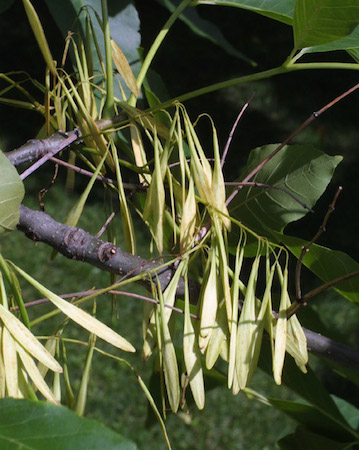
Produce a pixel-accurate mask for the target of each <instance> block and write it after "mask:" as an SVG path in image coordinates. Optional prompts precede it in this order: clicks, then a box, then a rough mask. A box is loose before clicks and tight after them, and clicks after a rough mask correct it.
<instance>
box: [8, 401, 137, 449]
mask: <svg viewBox="0 0 359 450" xmlns="http://www.w3.org/2000/svg"><path fill="white" fill-rule="evenodd" d="M0 423H1V430H0V448H1V449H2V450H15V449H19V448H24V449H28V450H47V449H49V448H51V449H52V450H60V449H61V450H73V449H75V448H76V449H77V450H85V449H86V450H98V449H100V448H103V449H106V450H135V449H137V446H136V444H135V443H134V442H131V441H129V440H127V439H125V438H123V437H122V436H121V435H119V434H117V433H115V432H114V431H112V430H110V429H109V428H106V427H105V426H104V425H102V424H100V423H98V422H95V421H94V420H89V419H84V418H81V417H79V416H78V415H77V414H75V413H73V412H71V411H69V410H68V409H67V408H64V407H62V406H55V405H52V404H49V403H42V402H39V403H34V402H31V401H29V400H14V399H10V398H6V399H2V400H0Z"/></svg>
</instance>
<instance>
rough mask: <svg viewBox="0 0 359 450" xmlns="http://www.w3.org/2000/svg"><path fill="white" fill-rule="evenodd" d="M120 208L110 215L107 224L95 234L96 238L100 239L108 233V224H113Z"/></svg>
mask: <svg viewBox="0 0 359 450" xmlns="http://www.w3.org/2000/svg"><path fill="white" fill-rule="evenodd" d="M118 209H119V208H117V209H116V210H115V211H112V213H111V214H110V215H109V217H108V218H107V219H106V222H105V223H104V224H103V225H102V227H101V229H100V231H99V232H98V233H97V234H95V237H97V238H99V237H101V235H102V234H103V233H104V232H105V231H106V228H107V227H108V224H109V223H110V222H111V220H112V219H113V218H114V217H115V215H116V213H117V211H118Z"/></svg>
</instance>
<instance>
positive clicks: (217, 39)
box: [157, 0, 256, 66]
mask: <svg viewBox="0 0 359 450" xmlns="http://www.w3.org/2000/svg"><path fill="white" fill-rule="evenodd" d="M157 1H158V2H159V3H160V4H161V5H163V6H165V7H166V8H167V9H169V11H171V12H173V11H174V10H175V8H176V7H177V6H178V5H179V4H180V3H181V0H157ZM179 18H180V19H181V20H182V21H183V22H184V23H185V24H186V25H187V26H188V27H189V28H190V29H191V30H192V31H193V32H194V33H196V34H198V35H199V36H201V37H203V38H205V39H208V40H209V41H211V42H213V43H214V44H216V45H218V46H220V47H222V48H223V50H225V51H226V52H227V53H228V54H229V55H231V56H235V57H236V58H239V59H242V60H243V61H246V62H247V63H249V64H251V65H252V66H255V65H256V63H255V62H254V61H252V60H251V59H249V58H248V57H247V56H245V55H244V54H243V53H241V52H239V51H238V50H237V49H236V48H235V47H233V45H232V44H231V43H230V42H228V41H227V39H226V38H225V37H224V36H223V34H222V32H221V30H220V29H219V28H218V27H217V26H216V25H215V24H213V23H212V22H209V21H208V20H205V19H202V17H200V16H199V15H198V13H197V11H196V10H195V8H186V9H185V10H184V11H183V13H182V14H181V15H180V17H179Z"/></svg>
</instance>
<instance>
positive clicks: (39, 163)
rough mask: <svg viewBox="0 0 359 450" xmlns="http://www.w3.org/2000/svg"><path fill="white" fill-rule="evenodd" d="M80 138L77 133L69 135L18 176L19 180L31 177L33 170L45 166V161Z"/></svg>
mask: <svg viewBox="0 0 359 450" xmlns="http://www.w3.org/2000/svg"><path fill="white" fill-rule="evenodd" d="M79 136H80V134H79V133H71V135H70V136H68V137H67V138H66V139H65V140H63V141H62V142H60V143H59V144H58V145H57V146H55V147H54V148H53V149H52V150H50V151H49V152H48V153H47V154H46V155H44V156H43V157H42V158H40V159H39V160H38V161H36V162H35V163H34V164H33V165H32V166H30V167H29V168H28V169H26V170H24V172H23V173H22V174H21V175H20V178H21V179H22V180H25V178H27V177H28V176H29V175H31V174H32V173H33V172H35V170H37V169H38V168H39V167H41V166H42V165H43V164H45V162H46V161H48V160H49V159H50V158H51V157H52V156H54V155H56V153H59V152H60V151H61V150H63V149H64V148H66V147H68V146H69V145H70V144H72V143H73V142H75V141H76V139H77V138H78V137H79Z"/></svg>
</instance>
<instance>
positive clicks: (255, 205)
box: [230, 145, 342, 235]
mask: <svg viewBox="0 0 359 450" xmlns="http://www.w3.org/2000/svg"><path fill="white" fill-rule="evenodd" d="M276 147H277V145H266V146H264V147H259V148H256V149H254V150H252V151H251V153H250V155H249V159H248V163H247V166H246V168H245V170H244V173H243V175H242V176H241V179H243V178H244V177H245V176H246V175H247V174H249V173H250V172H251V171H252V170H253V169H254V168H255V167H256V166H257V165H258V164H259V163H260V162H261V161H263V160H264V158H266V157H267V156H268V155H270V154H271V153H272V152H273V151H274V150H275V149H276ZM341 160H342V157H341V156H328V155H326V154H325V153H323V152H321V151H319V150H317V149H315V148H314V147H313V146H311V145H291V146H286V147H284V148H283V149H282V150H281V151H280V152H279V153H277V155H276V156H274V157H273V158H272V159H271V160H270V161H269V162H268V163H267V164H266V165H265V166H264V167H263V168H262V169H261V170H260V171H259V172H258V173H257V174H256V175H255V177H254V178H253V179H252V180H251V181H255V182H257V183H263V184H267V185H270V186H274V187H275V188H281V189H285V190H286V192H284V191H282V190H274V189H270V188H263V187H254V186H251V187H244V188H243V189H241V190H240V191H239V193H238V194H237V196H236V197H235V198H234V200H233V201H232V203H231V204H230V213H231V215H232V216H233V217H235V218H236V219H238V220H240V221H242V222H243V223H244V224H245V225H247V226H248V227H250V228H252V229H253V230H254V231H256V232H258V233H260V234H264V235H268V228H270V229H272V230H275V231H282V230H283V229H284V227H285V226H286V225H287V224H288V223H290V222H293V221H295V220H298V219H300V218H302V217H303V216H305V215H306V214H307V212H308V210H307V209H305V208H304V207H303V206H302V205H300V204H299V203H298V202H297V201H296V200H295V199H294V198H293V197H291V196H290V195H289V194H291V195H294V196H295V197H296V198H297V199H299V200H301V201H302V202H304V203H305V204H306V205H307V207H309V208H312V207H313V206H314V205H315V203H316V202H317V200H318V199H319V197H320V196H321V195H322V194H323V192H324V191H325V189H326V187H327V185H328V183H329V182H330V180H331V178H332V175H333V172H334V169H335V168H336V166H337V165H338V164H339V163H340V161H341Z"/></svg>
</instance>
